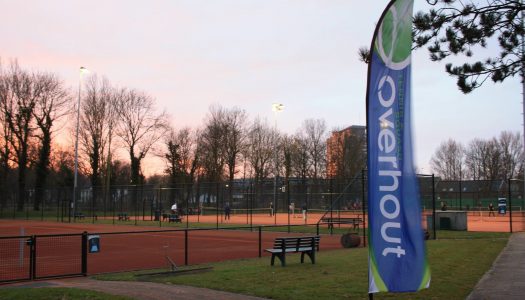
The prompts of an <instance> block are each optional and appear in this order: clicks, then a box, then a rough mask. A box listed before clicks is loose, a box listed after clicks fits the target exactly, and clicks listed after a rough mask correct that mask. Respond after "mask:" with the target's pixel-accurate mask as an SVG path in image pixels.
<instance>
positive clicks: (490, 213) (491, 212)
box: [489, 202, 496, 217]
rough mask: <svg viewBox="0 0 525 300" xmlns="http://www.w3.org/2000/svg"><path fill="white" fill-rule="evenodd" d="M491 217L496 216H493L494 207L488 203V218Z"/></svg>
mask: <svg viewBox="0 0 525 300" xmlns="http://www.w3.org/2000/svg"><path fill="white" fill-rule="evenodd" d="M491 215H492V216H493V217H495V216H496V214H494V205H493V204H492V202H490V204H489V217H490V216H491Z"/></svg>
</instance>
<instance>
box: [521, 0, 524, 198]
mask: <svg viewBox="0 0 525 300" xmlns="http://www.w3.org/2000/svg"><path fill="white" fill-rule="evenodd" d="M520 4H521V6H523V0H521V2H520ZM524 18H525V13H524V12H523V10H522V11H521V28H523V19H524ZM524 60H525V36H524V35H523V33H522V34H521V98H522V99H521V104H522V105H523V112H522V116H523V148H522V151H523V152H522V154H523V155H522V166H521V167H522V169H523V194H522V196H521V197H522V198H521V199H525V62H524Z"/></svg>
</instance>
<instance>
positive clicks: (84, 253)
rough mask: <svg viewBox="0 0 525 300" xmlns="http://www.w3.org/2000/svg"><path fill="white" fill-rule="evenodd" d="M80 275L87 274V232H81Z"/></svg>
mask: <svg viewBox="0 0 525 300" xmlns="http://www.w3.org/2000/svg"><path fill="white" fill-rule="evenodd" d="M81 251H82V275H83V276H87V253H88V233H87V232H86V231H84V232H83V233H82V247H81Z"/></svg>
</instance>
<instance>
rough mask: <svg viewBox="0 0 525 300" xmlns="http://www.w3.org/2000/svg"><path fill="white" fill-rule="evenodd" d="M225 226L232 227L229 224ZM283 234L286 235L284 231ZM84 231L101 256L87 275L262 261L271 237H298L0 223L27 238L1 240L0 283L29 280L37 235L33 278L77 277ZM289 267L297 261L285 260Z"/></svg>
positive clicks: (328, 241)
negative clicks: (32, 246) (96, 239)
mask: <svg viewBox="0 0 525 300" xmlns="http://www.w3.org/2000/svg"><path fill="white" fill-rule="evenodd" d="M207 218H211V217H209V216H207V217H205V219H207ZM228 222H233V219H232V220H231V221H228ZM152 230H155V231H154V232H152ZM282 230H283V231H286V229H285V227H283V229H282ZM84 231H87V232H88V233H89V234H90V235H92V234H96V235H99V237H100V252H98V253H89V254H87V274H98V273H105V272H119V271H130V270H140V269H154V268H169V267H171V266H170V265H169V260H171V261H172V262H173V263H175V264H176V265H178V266H180V265H185V264H186V263H187V264H189V265H196V264H202V263H210V262H218V261H224V260H231V259H241V258H254V257H258V256H259V255H260V254H261V255H262V256H267V254H266V253H265V252H264V251H262V250H263V249H265V248H271V247H272V245H273V241H274V239H275V238H276V237H280V236H292V235H294V236H297V235H301V234H297V233H292V234H288V233H286V232H269V231H264V230H262V231H261V232H260V233H259V229H258V227H254V229H253V231H252V230H249V229H248V228H246V229H244V230H233V229H227V230H215V229H201V230H184V229H174V228H172V227H168V228H156V227H152V226H125V225H111V224H86V223H57V222H42V221H21V220H0V236H4V237H6V236H19V235H20V234H21V233H22V234H24V235H25V236H26V237H23V238H9V239H7V238H1V239H0V249H1V250H0V253H1V254H2V255H1V256H2V261H1V262H0V281H5V280H13V279H25V278H27V277H28V276H29V274H28V272H29V269H30V266H29V263H30V257H29V253H30V249H29V247H30V246H29V245H27V243H26V240H27V238H28V236H30V235H39V236H37V238H36V246H35V247H36V250H35V252H36V256H37V258H36V267H35V269H34V273H35V274H36V276H35V277H37V278H43V277H44V278H45V277H52V276H62V275H67V274H70V275H78V274H80V273H81V272H82V269H81V266H82V252H81V249H82V235H81V234H80V233H82V232H84ZM146 231H148V232H146ZM122 232H125V233H122ZM59 234H69V235H65V236H64V235H59ZM259 234H260V236H259ZM40 235H43V236H40ZM339 239H340V236H339V235H333V236H330V235H323V236H322V237H321V242H320V250H321V251H324V250H328V249H337V248H341V245H340V241H339ZM260 251H261V252H260ZM290 263H299V261H298V260H297V261H296V262H294V261H293V260H290ZM268 264H269V259H268Z"/></svg>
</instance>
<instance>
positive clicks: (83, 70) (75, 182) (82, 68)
mask: <svg viewBox="0 0 525 300" xmlns="http://www.w3.org/2000/svg"><path fill="white" fill-rule="evenodd" d="M87 71H88V70H87V69H86V68H84V67H80V72H79V75H78V76H79V80H78V103H77V128H76V134H75V179H74V183H73V202H72V206H73V221H75V216H76V214H77V182H78V131H79V127H80V95H81V92H82V74H83V73H85V72H87ZM70 211H71V208H70ZM69 222H71V213H70V214H69Z"/></svg>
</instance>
